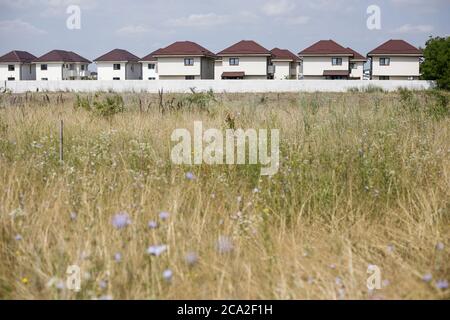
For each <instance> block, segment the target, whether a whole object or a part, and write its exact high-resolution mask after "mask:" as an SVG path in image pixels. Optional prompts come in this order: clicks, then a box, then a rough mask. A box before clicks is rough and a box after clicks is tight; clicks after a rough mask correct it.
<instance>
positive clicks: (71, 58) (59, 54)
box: [33, 50, 91, 63]
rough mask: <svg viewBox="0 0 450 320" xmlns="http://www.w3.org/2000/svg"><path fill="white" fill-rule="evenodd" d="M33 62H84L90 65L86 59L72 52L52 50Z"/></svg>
mask: <svg viewBox="0 0 450 320" xmlns="http://www.w3.org/2000/svg"><path fill="white" fill-rule="evenodd" d="M33 62H84V63H91V61H89V60H88V59H86V58H83V57H82V56H80V55H78V54H76V53H75V52H72V51H65V50H52V51H50V52H48V53H46V54H44V55H43V56H41V57H39V58H37V59H35V60H34V61H33Z"/></svg>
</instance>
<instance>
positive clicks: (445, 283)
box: [436, 280, 448, 290]
mask: <svg viewBox="0 0 450 320" xmlns="http://www.w3.org/2000/svg"><path fill="white" fill-rule="evenodd" d="M436 288H438V289H441V290H446V289H448V281H447V280H439V281H438V282H436Z"/></svg>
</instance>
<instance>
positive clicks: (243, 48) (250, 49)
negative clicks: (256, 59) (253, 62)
mask: <svg viewBox="0 0 450 320" xmlns="http://www.w3.org/2000/svg"><path fill="white" fill-rule="evenodd" d="M240 54H241V55H252V54H254V55H267V56H270V55H271V53H270V51H269V50H267V49H266V48H264V47H263V46H261V45H260V44H258V43H256V42H255V41H253V40H242V41H240V42H238V43H236V44H234V45H232V46H231V47H228V48H226V49H225V50H222V51H220V52H219V53H218V54H217V55H218V56H223V55H240Z"/></svg>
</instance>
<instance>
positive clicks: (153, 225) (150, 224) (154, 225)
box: [148, 220, 158, 229]
mask: <svg viewBox="0 0 450 320" xmlns="http://www.w3.org/2000/svg"><path fill="white" fill-rule="evenodd" d="M148 227H149V229H156V228H158V222H156V221H153V220H151V221H149V222H148Z"/></svg>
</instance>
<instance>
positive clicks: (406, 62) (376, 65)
mask: <svg viewBox="0 0 450 320" xmlns="http://www.w3.org/2000/svg"><path fill="white" fill-rule="evenodd" d="M380 58H384V57H372V75H373V76H405V77H409V76H415V77H419V75H420V60H419V57H395V56H394V57H392V56H391V57H390V56H386V58H390V59H391V62H390V65H389V66H380Z"/></svg>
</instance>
